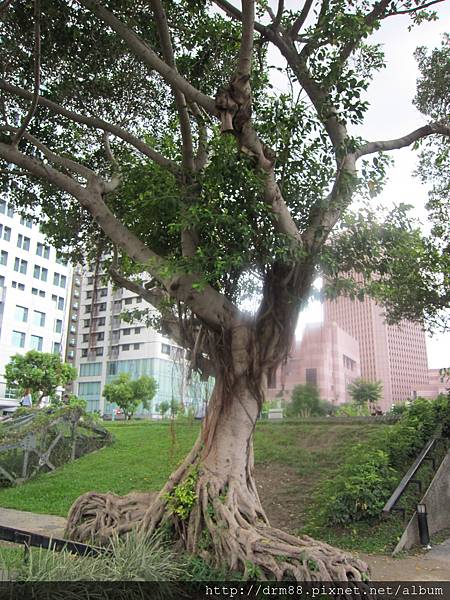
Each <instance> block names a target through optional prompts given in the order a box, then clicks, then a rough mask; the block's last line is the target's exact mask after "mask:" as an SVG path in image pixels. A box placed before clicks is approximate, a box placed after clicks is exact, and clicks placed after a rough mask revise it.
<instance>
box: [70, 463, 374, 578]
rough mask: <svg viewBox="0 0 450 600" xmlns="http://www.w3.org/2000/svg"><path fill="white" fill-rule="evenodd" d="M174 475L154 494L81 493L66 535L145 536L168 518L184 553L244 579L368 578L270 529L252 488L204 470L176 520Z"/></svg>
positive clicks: (349, 561)
mask: <svg viewBox="0 0 450 600" xmlns="http://www.w3.org/2000/svg"><path fill="white" fill-rule="evenodd" d="M182 471H185V469H182ZM176 480H178V478H175V480H174V479H173V478H172V479H171V480H170V481H169V482H168V484H167V485H166V487H165V489H164V490H163V492H161V493H160V494H158V495H157V496H156V497H155V496H154V495H152V494H129V495H128V496H125V497H120V496H115V495H113V494H96V493H89V494H84V495H83V496H81V497H80V498H79V499H78V500H77V501H76V502H75V504H74V505H73V507H72V509H71V511H70V514H69V521H68V527H67V535H68V536H69V537H70V538H72V539H77V540H80V541H88V540H90V539H92V538H94V539H95V540H96V542H97V543H100V544H104V543H107V541H108V538H109V537H110V536H111V535H112V534H113V533H117V534H119V535H123V534H125V533H127V532H128V531H130V530H131V529H132V528H133V527H136V526H139V527H140V528H141V530H143V531H146V532H148V533H149V534H150V533H152V532H154V531H155V530H156V529H158V528H159V527H160V526H161V525H163V524H164V523H170V525H171V526H173V527H174V529H175V532H176V536H175V537H176V538H178V540H179V541H180V542H181V543H182V546H183V547H184V548H185V549H186V550H188V551H189V552H192V553H196V554H198V555H200V556H201V557H202V558H204V559H205V560H206V561H208V562H210V563H213V564H215V565H217V566H219V565H221V566H223V564H224V562H226V564H227V566H228V568H229V569H230V570H231V571H239V572H243V573H244V575H245V576H247V577H250V578H255V579H258V580H277V581H282V580H296V581H340V582H344V581H363V580H366V579H367V578H368V567H367V565H366V564H365V563H364V562H362V561H361V560H359V559H356V558H354V557H353V556H351V555H350V554H347V553H345V552H343V551H341V550H338V549H336V548H333V547H332V546H330V545H328V544H325V543H323V542H319V541H317V540H314V539H312V538H310V537H308V536H302V537H301V538H298V537H296V536H293V535H290V534H288V533H285V532H284V531H281V530H280V529H275V528H273V527H270V525H269V524H268V522H267V519H266V517H265V514H264V511H263V510H262V508H261V509H259V501H256V502H255V496H254V495H253V490H249V489H248V488H247V486H246V485H242V484H241V482H238V481H236V480H229V481H228V482H227V483H226V484H225V485H224V484H223V483H221V482H219V480H215V479H214V478H213V477H212V476H211V473H209V474H206V473H202V475H201V476H200V477H199V480H198V482H197V486H196V495H197V499H196V502H195V504H194V505H193V507H192V510H191V512H190V513H189V516H188V518H187V519H185V520H180V519H178V518H176V517H175V515H174V514H173V513H171V511H170V509H169V508H168V506H167V494H168V493H170V492H169V490H170V488H171V489H174V487H175V481H176ZM256 498H257V496H256Z"/></svg>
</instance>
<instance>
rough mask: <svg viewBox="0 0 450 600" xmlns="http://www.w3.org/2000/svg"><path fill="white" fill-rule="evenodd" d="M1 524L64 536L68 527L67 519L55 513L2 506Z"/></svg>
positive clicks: (54, 535)
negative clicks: (43, 513)
mask: <svg viewBox="0 0 450 600" xmlns="http://www.w3.org/2000/svg"><path fill="white" fill-rule="evenodd" d="M0 525H4V526H5V527H16V528H17V529H25V530H27V531H33V532H35V533H41V534H42V535H48V536H53V537H59V538H62V537H63V534H64V529H65V528H66V519H64V518H63V517H55V516H54V515H38V514H35V513H31V512H25V511H22V510H14V509H12V508H1V507H0Z"/></svg>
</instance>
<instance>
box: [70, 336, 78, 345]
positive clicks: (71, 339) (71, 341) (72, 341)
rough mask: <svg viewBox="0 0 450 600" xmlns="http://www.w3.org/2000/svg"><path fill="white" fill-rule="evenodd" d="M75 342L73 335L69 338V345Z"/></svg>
mask: <svg viewBox="0 0 450 600" xmlns="http://www.w3.org/2000/svg"><path fill="white" fill-rule="evenodd" d="M76 343H77V341H76V339H75V338H74V337H72V338H70V339H69V346H72V347H73V346H75V344H76Z"/></svg>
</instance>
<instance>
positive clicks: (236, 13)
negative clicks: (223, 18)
mask: <svg viewBox="0 0 450 600" xmlns="http://www.w3.org/2000/svg"><path fill="white" fill-rule="evenodd" d="M213 2H214V4H216V5H217V6H218V7H219V8H221V9H222V10H223V11H224V12H225V13H226V14H227V15H228V16H229V17H231V18H232V19H234V20H235V21H240V22H241V23H242V18H243V17H242V12H241V11H240V10H239V9H238V8H236V7H235V6H233V5H232V4H231V3H230V2H228V1H227V0H213ZM254 29H255V30H256V31H258V32H259V33H261V34H262V35H266V34H268V33H269V31H270V28H269V27H266V25H263V24H262V23H258V21H255V22H254Z"/></svg>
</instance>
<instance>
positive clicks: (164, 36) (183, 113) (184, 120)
mask: <svg viewBox="0 0 450 600" xmlns="http://www.w3.org/2000/svg"><path fill="white" fill-rule="evenodd" d="M150 2H151V5H152V8H153V13H154V15H155V20H156V25H157V27H158V34H159V39H160V42H161V48H162V51H163V57H164V60H165V61H166V63H167V64H168V65H169V66H170V67H173V68H174V69H175V71H177V72H178V69H177V67H176V64H175V56H174V53H173V47H172V40H171V37H170V31H169V27H168V25H167V16H166V13H165V10H164V8H163V6H162V4H161V2H160V0H150ZM172 90H173V93H174V96H175V102H176V105H177V110H178V116H179V119H180V131H181V138H182V142H183V164H184V167H185V169H186V170H188V171H193V170H194V148H193V143H192V131H191V123H190V120H189V112H188V107H187V104H186V98H185V96H184V94H183V93H182V92H181V91H180V90H179V89H178V87H176V86H173V85H172Z"/></svg>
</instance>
